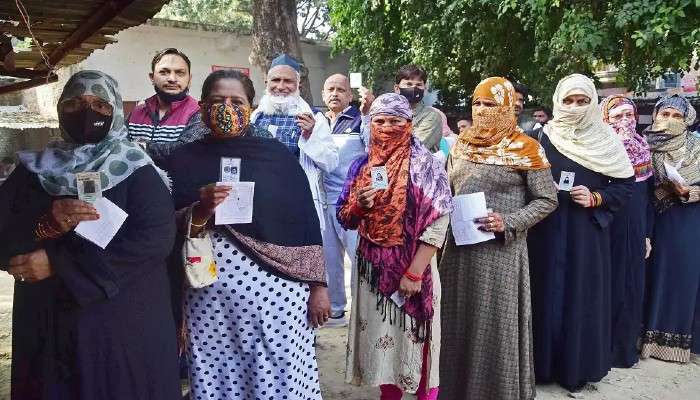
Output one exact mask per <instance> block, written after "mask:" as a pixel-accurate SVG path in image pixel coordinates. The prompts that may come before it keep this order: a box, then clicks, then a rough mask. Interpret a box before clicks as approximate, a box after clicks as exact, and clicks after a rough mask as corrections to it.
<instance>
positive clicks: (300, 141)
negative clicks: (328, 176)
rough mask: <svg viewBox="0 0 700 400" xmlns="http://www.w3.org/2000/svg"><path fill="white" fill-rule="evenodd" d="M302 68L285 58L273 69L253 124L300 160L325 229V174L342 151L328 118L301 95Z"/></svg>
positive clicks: (293, 60) (254, 114)
mask: <svg viewBox="0 0 700 400" xmlns="http://www.w3.org/2000/svg"><path fill="white" fill-rule="evenodd" d="M300 69H301V65H300V64H299V62H298V61H297V60H295V59H294V58H292V57H290V56H288V55H286V54H282V55H280V56H278V57H277V58H275V59H274V60H273V61H272V64H271V65H270V69H269V71H268V73H267V79H266V82H265V85H266V87H265V95H264V96H263V97H262V98H261V99H260V104H259V105H258V108H257V109H256V110H255V111H254V112H253V114H252V115H251V123H252V124H253V125H255V126H257V127H259V128H262V129H265V130H267V131H268V132H270V133H271V134H272V136H274V137H275V138H277V140H279V141H280V142H281V143H282V144H284V145H285V146H287V148H288V149H289V151H291V152H292V153H294V154H295V155H296V156H297V157H299V163H300V164H301V166H302V168H303V169H304V172H306V177H307V178H308V180H309V185H310V187H311V194H312V195H313V198H314V205H315V207H316V213H317V214H318V219H319V222H320V224H321V229H322V230H323V229H324V225H325V224H324V215H323V203H322V198H323V190H322V189H321V174H322V173H328V172H331V171H333V170H334V169H335V168H336V167H337V166H338V148H337V146H336V145H335V144H334V142H333V138H332V137H331V128H330V126H329V125H328V121H327V120H326V117H324V115H323V113H321V112H320V111H318V110H314V109H312V107H311V106H310V105H309V104H308V103H307V102H306V101H304V99H302V98H301V96H300V95H299V81H300V74H299V71H300Z"/></svg>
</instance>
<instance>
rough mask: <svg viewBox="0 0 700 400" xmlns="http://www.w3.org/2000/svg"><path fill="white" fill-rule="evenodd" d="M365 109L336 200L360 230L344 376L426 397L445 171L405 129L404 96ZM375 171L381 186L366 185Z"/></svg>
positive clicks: (388, 391)
mask: <svg viewBox="0 0 700 400" xmlns="http://www.w3.org/2000/svg"><path fill="white" fill-rule="evenodd" d="M369 115H370V118H371V138H370V146H369V154H368V155H367V156H366V157H362V158H360V159H358V160H356V161H355V162H354V163H353V164H352V165H351V167H350V170H349V172H348V177H347V180H346V182H345V186H344V188H343V192H342V193H341V195H340V197H339V199H338V204H337V207H338V220H339V221H340V223H341V225H342V226H343V227H344V228H345V229H357V230H358V232H359V234H360V243H359V247H358V252H357V265H358V270H357V272H356V273H355V274H354V276H353V282H352V298H353V302H352V312H351V315H350V332H349V336H348V354H347V368H346V381H347V382H348V383H352V384H355V385H370V386H379V387H380V390H381V398H382V399H386V400H393V399H400V398H401V397H402V395H403V393H412V394H417V396H418V398H419V399H426V400H428V399H429V400H434V399H436V398H437V395H438V385H439V375H438V374H439V367H438V362H439V359H440V292H441V289H440V287H441V286H440V277H439V273H438V271H437V267H436V260H435V257H434V256H435V253H436V252H437V249H438V248H439V247H441V246H442V244H443V243H444V240H445V233H446V231H447V225H448V223H449V215H448V214H449V213H450V211H451V210H452V200H451V195H450V189H449V187H448V184H447V175H446V173H445V169H444V167H443V166H442V164H441V163H440V162H439V161H438V160H437V159H435V158H434V157H433V156H432V154H431V153H430V152H429V151H428V150H427V149H426V148H425V147H423V146H422V145H421V144H420V142H419V141H418V139H417V138H415V137H414V136H413V131H412V125H411V119H412V118H413V113H412V111H411V108H410V104H409V102H408V100H407V99H406V97H404V96H401V95H399V94H395V93H387V94H383V95H381V96H379V97H377V98H376V99H375V100H374V102H373V103H372V106H371V108H370V112H369ZM375 168H379V169H380V170H382V171H377V170H376V169H375ZM384 170H385V171H386V173H384V172H383V171H384ZM377 174H380V175H379V176H381V177H382V180H384V179H386V180H388V182H387V188H386V189H379V188H374V187H373V186H374V184H373V183H372V182H374V180H375V179H376V177H377ZM384 175H385V176H384Z"/></svg>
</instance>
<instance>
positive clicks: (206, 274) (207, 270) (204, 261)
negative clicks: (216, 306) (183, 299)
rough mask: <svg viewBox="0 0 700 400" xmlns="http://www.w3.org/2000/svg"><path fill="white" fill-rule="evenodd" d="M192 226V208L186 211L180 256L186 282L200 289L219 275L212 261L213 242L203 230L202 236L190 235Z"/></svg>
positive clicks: (211, 282) (214, 280)
mask: <svg viewBox="0 0 700 400" xmlns="http://www.w3.org/2000/svg"><path fill="white" fill-rule="evenodd" d="M191 228H192V210H191V209H190V211H189V212H188V213H187V229H186V231H187V237H186V238H185V244H184V245H183V246H182V258H183V263H184V265H185V277H186V278H187V279H186V280H187V284H188V285H189V286H190V287H191V288H194V289H200V288H203V287H206V286H209V285H211V284H213V283H214V282H216V281H217V280H218V279H219V277H218V275H217V272H216V262H215V261H214V250H213V244H212V242H211V238H210V237H209V234H208V233H206V232H204V233H203V234H202V237H194V238H193V237H190V230H191Z"/></svg>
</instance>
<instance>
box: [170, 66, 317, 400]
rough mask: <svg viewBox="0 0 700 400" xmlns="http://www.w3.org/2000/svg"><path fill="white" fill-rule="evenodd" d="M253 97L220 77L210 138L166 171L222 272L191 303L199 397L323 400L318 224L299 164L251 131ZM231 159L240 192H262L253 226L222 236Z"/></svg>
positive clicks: (209, 93) (195, 396) (226, 74)
mask: <svg viewBox="0 0 700 400" xmlns="http://www.w3.org/2000/svg"><path fill="white" fill-rule="evenodd" d="M254 95H255V93H254V91H253V85H252V82H251V81H250V79H248V78H247V77H246V76H245V75H242V74H240V73H238V72H235V71H217V72H213V73H212V74H211V75H210V76H209V77H208V78H207V79H206V81H205V82H204V87H203V88H202V103H201V107H202V119H203V123H204V124H206V125H205V126H206V128H208V129H205V128H204V126H202V128H203V131H204V132H205V138H204V139H202V140H200V141H197V142H193V143H190V144H187V145H184V146H182V147H181V148H179V149H177V150H176V151H175V152H174V153H173V154H172V156H171V158H170V159H169V160H168V161H167V163H168V166H167V167H168V170H169V172H170V174H171V177H172V179H173V186H174V190H173V195H174V197H175V203H176V207H177V208H178V209H181V211H180V213H181V215H182V214H185V215H186V214H187V213H189V214H190V215H191V216H192V218H191V227H190V229H191V235H192V236H193V237H195V236H201V235H209V236H210V238H211V239H212V243H213V253H214V258H215V261H216V265H217V273H218V280H217V281H216V282H215V283H214V284H212V285H210V286H208V287H204V288H201V289H193V288H189V289H187V290H186V292H185V295H184V319H185V321H184V324H185V328H186V329H185V330H186V334H187V339H188V342H189V343H188V347H187V352H188V355H189V359H190V380H191V390H192V391H191V398H192V400H204V399H215V400H222V399H242V400H245V399H250V400H257V399H266V400H267V399H269V400H277V399H290V400H292V399H293V400H316V399H321V390H320V386H319V380H318V367H317V363H316V355H315V349H314V331H313V329H314V328H315V327H317V326H319V325H321V324H323V323H324V322H325V320H326V319H327V318H328V314H329V312H330V311H329V308H330V307H329V302H328V295H327V291H326V287H325V276H326V272H325V266H324V262H323V255H322V248H321V236H320V229H319V222H318V218H317V217H316V212H315V209H314V205H313V200H312V198H311V192H310V190H309V185H308V183H307V181H306V176H305V174H304V172H303V170H302V169H301V167H300V166H299V163H298V162H297V160H296V159H295V157H294V156H293V155H292V154H291V153H290V152H289V151H288V150H287V149H286V148H285V147H284V145H282V144H281V143H279V142H278V141H277V140H275V139H271V138H266V137H261V136H265V134H261V133H260V132H257V131H255V130H254V128H252V127H250V126H249V123H248V118H249V115H250V103H251V102H252V100H253V97H254ZM221 157H231V158H239V159H240V160H241V167H240V181H245V182H255V192H254V200H253V222H252V223H250V224H235V225H214V218H212V217H213V215H214V211H215V209H216V207H217V206H218V205H219V204H221V202H222V201H223V200H224V199H225V198H226V197H227V196H228V195H229V194H230V193H231V187H230V186H216V185H214V184H212V182H216V181H217V180H218V179H219V178H218V177H219V168H220V160H221ZM192 166H196V168H193V167H192ZM182 220H184V221H186V220H188V218H182ZM186 223H187V222H185V224H186ZM182 228H183V229H182V231H186V229H184V227H182Z"/></svg>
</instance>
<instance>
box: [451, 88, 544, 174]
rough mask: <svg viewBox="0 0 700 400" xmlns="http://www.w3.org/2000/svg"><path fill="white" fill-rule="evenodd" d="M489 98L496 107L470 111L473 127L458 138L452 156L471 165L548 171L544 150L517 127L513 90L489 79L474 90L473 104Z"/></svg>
mask: <svg viewBox="0 0 700 400" xmlns="http://www.w3.org/2000/svg"><path fill="white" fill-rule="evenodd" d="M477 99H489V100H492V101H494V102H496V104H498V105H497V106H496V107H489V108H486V109H482V110H479V111H476V110H472V119H473V125H472V126H471V127H470V128H469V129H467V130H466V131H465V132H463V133H462V134H461V135H460V136H459V140H458V141H457V144H456V145H455V146H454V148H453V149H452V155H453V156H454V157H457V158H461V159H465V160H468V161H471V162H474V163H480V164H491V165H503V166H507V167H511V168H515V169H521V170H529V169H542V168H549V161H547V157H546V156H545V154H544V150H543V149H542V146H540V144H539V143H537V141H536V140H534V139H532V138H530V137H529V136H527V135H525V134H524V133H523V131H522V130H521V129H520V128H519V127H518V125H517V120H516V117H515V112H514V110H513V103H514V102H515V89H514V88H513V85H512V84H511V83H510V82H509V81H508V80H507V79H505V78H500V77H492V78H487V79H485V80H483V81H481V83H479V84H478V85H477V87H476V89H474V96H473V101H476V100H477Z"/></svg>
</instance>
